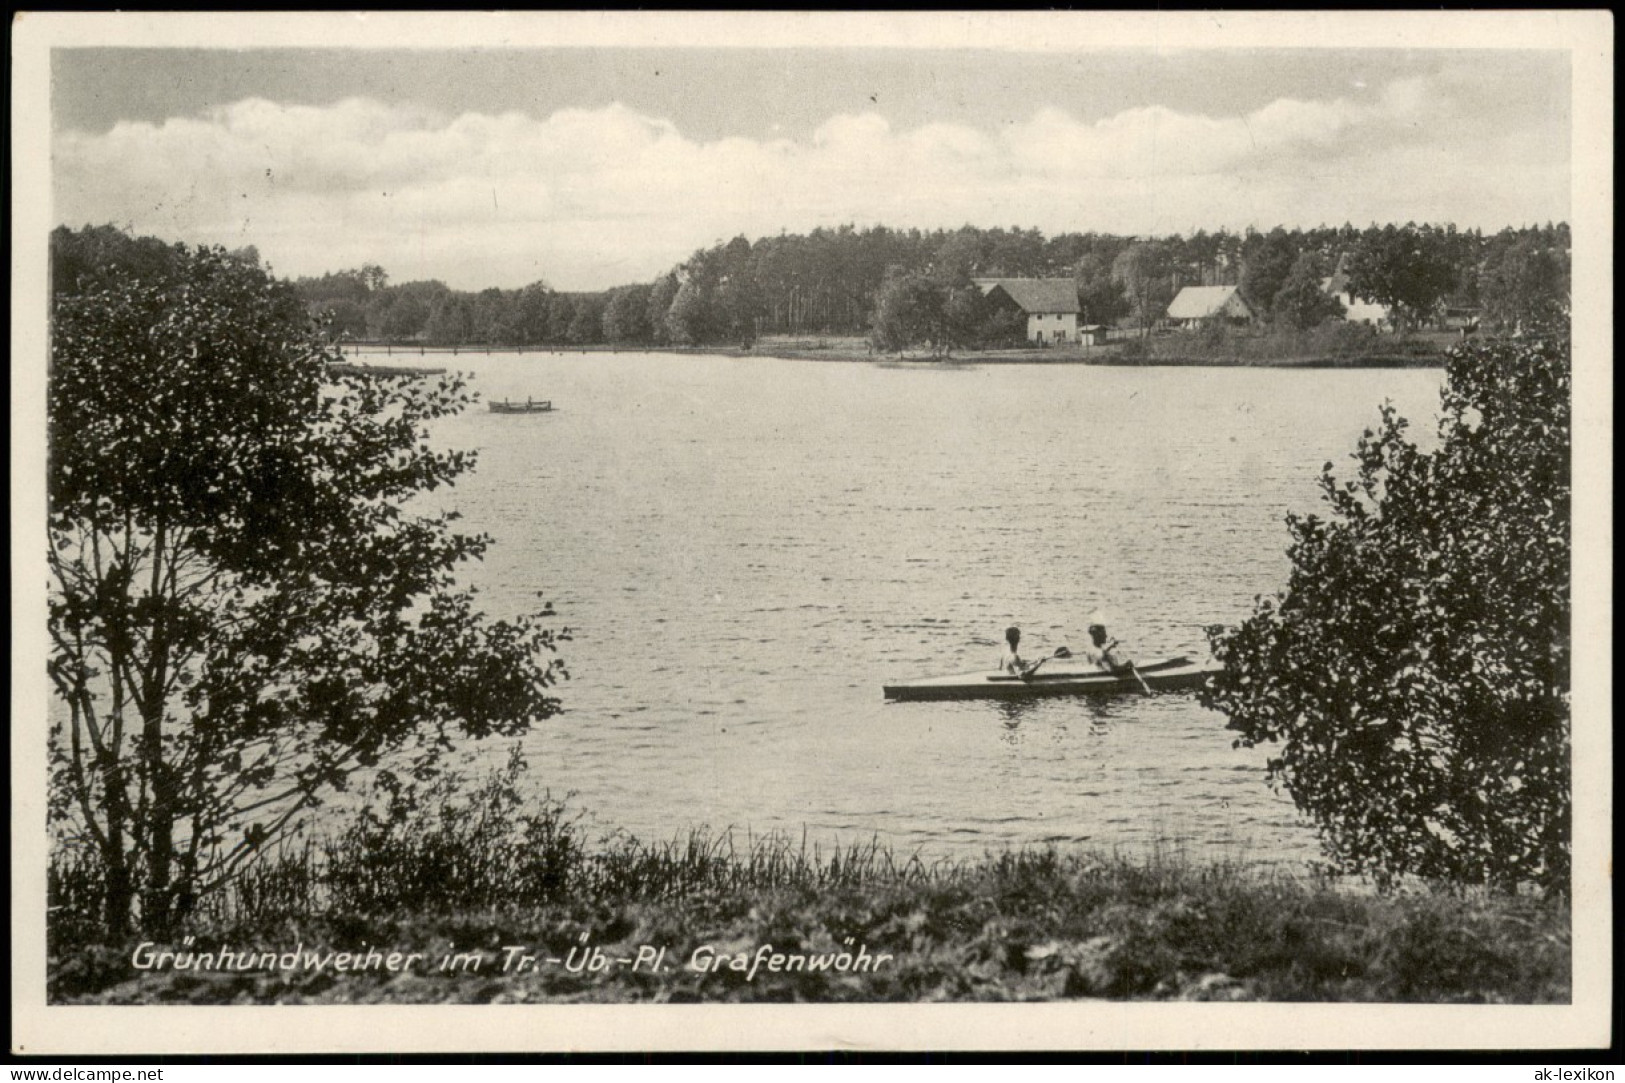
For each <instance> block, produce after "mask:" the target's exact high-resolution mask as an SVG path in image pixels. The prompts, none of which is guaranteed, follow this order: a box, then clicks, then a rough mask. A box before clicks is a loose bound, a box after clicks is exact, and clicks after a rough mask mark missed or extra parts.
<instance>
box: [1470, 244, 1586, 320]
mask: <svg viewBox="0 0 1625 1083" xmlns="http://www.w3.org/2000/svg"><path fill="white" fill-rule="evenodd" d="M1481 290H1482V295H1483V301H1484V314H1485V316H1487V317H1488V318H1489V320H1490V321H1491V322H1492V323H1493V324H1495V325H1496V326H1498V327H1502V328H1505V329H1507V330H1509V331H1510V330H1515V329H1520V328H1523V329H1540V328H1547V329H1549V328H1561V327H1562V326H1564V325H1565V324H1566V323H1567V322H1568V315H1569V255H1568V252H1567V250H1566V249H1560V248H1558V247H1557V246H1556V245H1554V244H1546V243H1542V240H1541V238H1539V237H1537V236H1525V237H1520V238H1519V239H1518V240H1516V241H1514V242H1512V243H1511V244H1509V245H1505V246H1503V247H1502V248H1501V249H1500V251H1498V252H1497V253H1496V254H1495V255H1494V256H1493V257H1491V259H1490V261H1489V263H1488V265H1487V266H1486V267H1485V268H1484V276H1483V283H1482V286H1481Z"/></svg>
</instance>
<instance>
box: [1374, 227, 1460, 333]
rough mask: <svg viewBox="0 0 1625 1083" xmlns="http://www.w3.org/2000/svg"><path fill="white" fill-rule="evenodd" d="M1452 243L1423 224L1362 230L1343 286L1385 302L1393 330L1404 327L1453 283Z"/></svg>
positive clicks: (1427, 312) (1424, 313) (1420, 318)
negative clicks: (1362, 232) (1396, 327)
mask: <svg viewBox="0 0 1625 1083" xmlns="http://www.w3.org/2000/svg"><path fill="white" fill-rule="evenodd" d="M1453 247H1454V245H1453V243H1452V241H1451V238H1450V235H1449V234H1447V233H1445V232H1444V231H1442V230H1437V229H1432V228H1428V227H1424V228H1420V229H1419V228H1417V227H1416V226H1414V225H1406V226H1404V227H1402V228H1397V229H1396V228H1395V227H1393V226H1384V227H1383V228H1382V229H1380V230H1379V229H1372V230H1367V231H1366V233H1365V235H1364V236H1362V237H1361V238H1360V243H1359V244H1358V245H1356V246H1355V248H1354V252H1353V254H1352V255H1351V256H1350V258H1349V265H1348V269H1349V289H1350V291H1351V292H1353V294H1354V295H1355V296H1356V297H1368V298H1370V299H1371V300H1373V301H1376V302H1377V303H1378V304H1382V305H1387V306H1388V308H1389V310H1390V311H1391V312H1392V313H1393V315H1394V323H1395V324H1396V325H1397V326H1398V328H1399V330H1401V331H1408V330H1410V329H1411V328H1413V327H1415V326H1416V325H1417V324H1419V323H1421V322H1422V321H1423V320H1425V319H1426V318H1427V317H1428V316H1429V315H1431V314H1432V312H1433V310H1434V309H1435V308H1436V307H1437V306H1438V304H1439V301H1440V300H1442V299H1443V298H1444V297H1445V295H1446V294H1448V293H1449V292H1450V291H1451V289H1452V288H1454V286H1455V283H1456V264H1455V261H1454V258H1453V256H1454V253H1453V251H1452V249H1453Z"/></svg>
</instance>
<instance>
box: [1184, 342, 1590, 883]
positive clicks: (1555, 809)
mask: <svg viewBox="0 0 1625 1083" xmlns="http://www.w3.org/2000/svg"><path fill="white" fill-rule="evenodd" d="M1441 412H1442V421H1441V422H1440V437H1441V446H1440V447H1439V448H1438V450H1437V451H1434V452H1430V453H1429V452H1423V451H1421V450H1419V449H1418V447H1417V446H1416V445H1415V444H1414V443H1412V442H1411V441H1410V440H1409V439H1408V438H1407V437H1406V428H1407V423H1406V421H1405V420H1404V419H1403V418H1401V417H1399V416H1398V415H1397V414H1396V413H1395V411H1394V410H1393V408H1392V407H1389V406H1385V407H1384V408H1383V410H1382V423H1381V425H1380V426H1379V427H1378V429H1377V430H1376V431H1374V432H1373V431H1370V430H1368V431H1367V432H1366V434H1365V436H1364V438H1362V439H1361V440H1360V443H1359V447H1358V450H1357V451H1356V453H1355V455H1354V458H1355V460H1356V462H1357V463H1358V472H1357V474H1356V477H1355V478H1354V480H1352V481H1346V482H1345V481H1340V480H1339V479H1338V477H1337V476H1336V475H1335V474H1334V472H1333V468H1332V464H1331V463H1327V464H1326V467H1325V470H1324V472H1323V474H1322V477H1321V489H1322V493H1323V495H1324V499H1325V501H1326V503H1327V505H1328V506H1329V509H1330V516H1329V518H1327V519H1322V518H1320V517H1318V516H1315V515H1309V516H1304V517H1300V516H1296V515H1293V516H1289V517H1288V526H1289V529H1290V531H1291V535H1292V544H1291V546H1290V548H1289V549H1288V555H1289V556H1290V557H1291V560H1292V564H1293V571H1292V575H1291V580H1290V583H1289V585H1288V587H1287V590H1286V592H1285V594H1283V595H1280V596H1278V597H1274V598H1263V599H1260V600H1259V602H1258V605H1257V608H1256V610H1255V612H1254V614H1253V616H1252V617H1251V619H1249V620H1248V621H1247V622H1245V623H1244V624H1243V625H1242V626H1241V627H1240V628H1238V629H1235V630H1234V631H1230V632H1224V631H1222V630H1221V631H1220V632H1219V633H1218V634H1217V635H1216V636H1215V637H1214V641H1213V646H1214V653H1215V655H1216V656H1217V657H1218V659H1219V660H1220V661H1222V662H1223V663H1224V672H1223V673H1222V675H1220V676H1219V677H1217V678H1216V679H1215V681H1214V682H1213V684H1212V685H1211V687H1210V688H1209V689H1207V690H1206V691H1205V692H1204V693H1203V694H1202V699H1203V702H1204V703H1205V704H1206V705H1207V706H1209V707H1215V708H1217V709H1219V710H1222V711H1224V712H1225V713H1227V714H1228V715H1229V716H1230V723H1229V724H1230V726H1231V728H1233V729H1235V730H1238V731H1239V732H1240V733H1241V738H1240V740H1239V741H1238V742H1237V743H1238V744H1240V745H1245V746H1248V747H1251V746H1253V745H1259V744H1269V745H1278V746H1279V752H1278V754H1276V755H1275V756H1274V757H1273V758H1271V760H1270V761H1269V771H1270V777H1271V779H1272V780H1273V781H1275V782H1277V783H1279V784H1283V785H1284V786H1285V787H1286V789H1287V790H1288V791H1289V792H1290V793H1291V795H1292V797H1293V799H1294V800H1295V801H1296V803H1297V804H1298V807H1299V808H1301V809H1303V810H1304V811H1305V812H1307V813H1309V814H1310V815H1311V816H1313V817H1314V819H1315V821H1316V822H1317V824H1318V825H1319V827H1320V829H1321V833H1322V837H1323V840H1324V843H1325V847H1326V849H1327V852H1328V854H1329V855H1330V856H1331V857H1332V859H1333V860H1334V861H1335V862H1336V863H1337V864H1338V865H1339V867H1341V868H1343V869H1345V870H1348V871H1354V872H1360V873H1367V874H1370V875H1372V876H1374V877H1375V878H1377V879H1378V881H1379V882H1382V883H1391V882H1392V881H1394V880H1395V879H1396V878H1398V877H1400V876H1404V875H1418V876H1424V877H1441V878H1448V879H1453V880H1465V881H1472V882H1490V883H1495V884H1500V885H1509V884H1514V883H1517V882H1520V881H1533V882H1536V883H1538V884H1541V885H1543V886H1544V887H1546V888H1547V889H1549V890H1556V891H1562V890H1565V889H1566V886H1567V881H1568V875H1569V651H1570V643H1569V549H1570V539H1569V516H1570V478H1569V429H1570V357H1569V344H1568V341H1567V339H1550V340H1524V341H1498V342H1490V343H1485V344H1474V345H1467V346H1462V347H1459V348H1458V349H1457V350H1456V351H1454V352H1453V353H1452V355H1451V357H1450V364H1449V371H1448V380H1447V384H1446V387H1445V390H1444V392H1443V396H1442V411H1441Z"/></svg>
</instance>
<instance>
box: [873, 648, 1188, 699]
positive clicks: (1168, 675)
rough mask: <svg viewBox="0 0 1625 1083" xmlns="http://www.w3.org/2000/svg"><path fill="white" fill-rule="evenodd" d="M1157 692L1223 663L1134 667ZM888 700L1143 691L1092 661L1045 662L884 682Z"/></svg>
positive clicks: (1184, 686)
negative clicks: (1025, 673) (1017, 671)
mask: <svg viewBox="0 0 1625 1083" xmlns="http://www.w3.org/2000/svg"><path fill="white" fill-rule="evenodd" d="M1134 668H1135V669H1136V670H1137V671H1138V672H1139V674H1140V676H1141V677H1142V678H1143V679H1144V680H1145V683H1146V687H1148V688H1150V689H1151V690H1152V691H1153V692H1180V691H1185V690H1188V689H1192V688H1200V687H1201V686H1202V683H1203V682H1204V681H1206V680H1207V679H1208V678H1209V677H1211V676H1212V675H1213V674H1215V673H1217V672H1219V667H1218V666H1216V665H1214V664H1213V663H1211V662H1205V663H1204V662H1194V661H1192V660H1191V659H1189V658H1170V659H1168V660H1166V661H1163V662H1152V663H1149V664H1147V665H1136V666H1135V667H1134ZM883 687H884V691H885V693H886V698H887V699H896V700H919V699H1029V698H1032V697H1035V696H1090V695H1100V696H1116V695H1123V694H1125V693H1139V692H1141V691H1142V689H1141V688H1140V682H1139V681H1136V680H1135V679H1134V677H1133V675H1132V674H1128V673H1125V674H1123V675H1122V676H1118V675H1117V674H1114V673H1105V672H1102V671H1101V670H1099V669H1096V668H1095V667H1093V666H1086V665H1080V663H1078V662H1076V661H1073V662H1071V663H1069V664H1055V663H1049V662H1046V663H1045V664H1044V667H1043V668H1042V669H1040V670H1039V671H1038V672H1037V673H1034V674H1033V675H1032V676H1030V677H1012V676H1011V675H1009V674H1008V673H961V674H959V675H958V676H953V677H918V678H916V679H914V680H910V681H898V682H896V683H895V684H888V685H885V686H883Z"/></svg>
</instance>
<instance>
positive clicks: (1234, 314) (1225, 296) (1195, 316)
mask: <svg viewBox="0 0 1625 1083" xmlns="http://www.w3.org/2000/svg"><path fill="white" fill-rule="evenodd" d="M1257 319H1258V313H1257V312H1255V311H1254V310H1253V306H1252V305H1250V304H1248V303H1247V298H1245V297H1243V296H1242V295H1241V289H1240V287H1238V286H1186V287H1185V288H1184V289H1182V290H1180V291H1179V293H1178V294H1176V295H1175V296H1174V299H1173V300H1172V301H1170V302H1168V322H1169V323H1171V324H1173V325H1174V326H1175V327H1200V326H1201V325H1203V324H1205V323H1209V322H1212V321H1214V320H1222V321H1224V322H1226V323H1253V322H1254V321H1256V320H1257Z"/></svg>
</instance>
